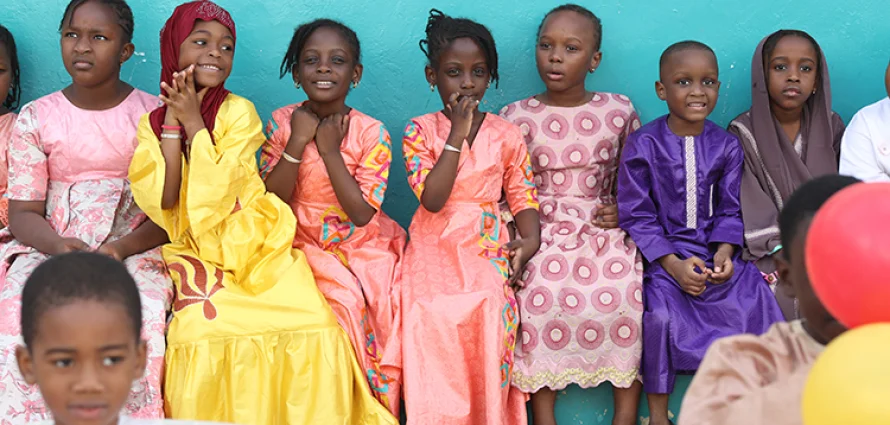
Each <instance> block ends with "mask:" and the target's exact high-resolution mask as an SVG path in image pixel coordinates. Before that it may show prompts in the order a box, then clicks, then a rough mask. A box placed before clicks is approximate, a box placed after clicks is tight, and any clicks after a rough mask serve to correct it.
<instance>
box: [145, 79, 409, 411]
mask: <svg viewBox="0 0 890 425" xmlns="http://www.w3.org/2000/svg"><path fill="white" fill-rule="evenodd" d="M262 130H263V125H262V122H261V121H260V118H259V116H258V115H257V113H256V110H255V109H254V106H253V104H252V103H251V102H249V101H248V100H246V99H244V98H242V97H239V96H236V95H233V94H230V95H229V96H228V97H227V98H226V100H225V102H224V103H223V105H222V107H221V108H220V109H219V112H218V114H217V116H216V124H215V128H214V130H213V139H212V140H211V137H210V134H209V132H208V131H207V130H202V131H201V132H199V133H198V134H197V135H196V136H195V137H194V140H193V141H192V145H191V155H190V159H189V162H188V163H187V162H185V161H183V166H182V185H181V189H180V195H179V201H178V202H177V204H176V205H175V206H174V207H173V208H171V209H168V210H164V209H162V208H161V196H162V191H163V185H164V158H163V156H162V154H161V150H160V144H159V141H158V138H157V136H155V134H154V132H153V131H152V129H151V125H150V124H149V120H148V115H145V116H143V117H142V120H141V121H140V123H139V131H138V143H139V144H138V147H137V148H136V152H135V154H134V156H133V162H132V163H131V165H130V180H131V183H132V190H133V195H134V197H135V198H136V202H137V204H138V205H139V206H140V207H141V208H142V209H143V210H144V211H145V213H146V214H148V216H149V217H150V218H151V219H152V220H153V221H154V222H155V223H157V224H158V225H160V226H161V227H163V228H164V229H165V230H166V231H167V234H168V235H169V236H170V240H171V241H172V242H171V243H170V244H168V245H166V246H164V247H163V255H164V260H165V261H166V263H167V266H168V268H169V269H170V275H171V277H172V278H173V281H174V283H175V285H176V301H175V302H174V306H173V321H172V322H171V324H170V328H169V331H168V335H167V354H166V362H167V366H166V368H167V369H166V373H165V375H166V376H165V379H166V382H165V385H164V392H165V394H164V400H165V405H166V407H165V410H166V413H167V416H169V417H171V418H175V419H195V420H208V421H220V422H230V423H237V424H243V425H252V424H256V425H273V424H291V425H302V424H375V425H376V424H393V425H395V424H397V423H398V422H397V421H396V419H395V418H394V417H393V416H392V415H391V414H390V413H389V411H387V409H386V408H385V407H384V406H382V405H381V404H380V403H379V402H377V400H376V399H374V397H373V396H372V395H371V391H370V388H369V387H368V382H367V380H366V379H365V378H364V377H363V372H362V369H361V368H360V367H359V364H358V362H357V361H356V358H355V353H354V352H353V349H352V345H351V343H350V341H349V338H348V337H347V335H346V333H345V332H344V331H343V330H342V329H341V328H340V327H339V325H338V324H337V319H336V317H334V314H333V312H332V311H331V309H330V307H329V306H328V304H327V303H326V302H325V299H324V297H322V295H321V293H319V291H318V288H317V287H316V286H315V281H314V279H313V277H312V271H311V270H310V269H309V265H308V263H307V262H306V257H305V256H304V255H303V253H302V252H301V251H299V250H296V249H293V248H291V243H292V242H293V237H294V233H295V230H296V219H295V218H294V215H293V213H292V212H291V210H290V207H288V206H287V204H285V203H284V202H282V201H281V200H280V199H279V198H278V197H276V196H275V195H274V194H271V193H267V192H266V188H265V186H264V184H263V181H262V179H261V178H260V175H259V173H258V170H257V160H256V155H255V154H256V152H257V150H258V149H259V148H260V146H261V145H262V144H263V142H264V141H265V138H264V137H263V132H262ZM214 142H215V143H214Z"/></svg>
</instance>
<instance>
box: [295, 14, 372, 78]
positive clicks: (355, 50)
mask: <svg viewBox="0 0 890 425" xmlns="http://www.w3.org/2000/svg"><path fill="white" fill-rule="evenodd" d="M321 28H331V29H334V30H337V32H339V33H340V36H341V37H343V39H344V40H346V43H347V44H349V47H351V48H352V55H353V57H354V58H355V63H356V65H358V64H360V63H362V59H361V55H362V47H361V44H360V43H359V41H358V36H357V35H356V34H355V31H353V30H352V28H349V27H347V26H346V25H345V24H343V23H342V22H337V21H334V20H331V19H316V20H314V21H312V22H308V23H305V24H303V25H300V26H299V27H297V29H296V30H294V36H293V38H291V40H290V45H288V47H287V53H285V54H284V59H283V60H282V61H281V69H280V71H281V75H280V77H279V78H284V76H285V75H287V74H288V73H291V72H293V70H294V67H295V66H296V65H297V64H298V63H299V62H300V54H301V53H303V48H304V47H306V41H308V40H309V37H311V36H312V33H314V32H315V31H316V30H318V29H321Z"/></svg>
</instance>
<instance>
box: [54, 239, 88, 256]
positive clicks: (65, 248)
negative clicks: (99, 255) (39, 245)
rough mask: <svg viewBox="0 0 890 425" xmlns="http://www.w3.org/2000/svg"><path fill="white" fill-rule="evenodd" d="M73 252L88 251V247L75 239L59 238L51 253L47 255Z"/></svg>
mask: <svg viewBox="0 0 890 425" xmlns="http://www.w3.org/2000/svg"><path fill="white" fill-rule="evenodd" d="M75 251H90V246H89V245H87V243H86V242H84V241H82V240H80V239H77V238H59V239H58V240H57V241H56V243H55V245H54V246H53V252H50V253H49V254H50V255H62V254H67V253H69V252H75Z"/></svg>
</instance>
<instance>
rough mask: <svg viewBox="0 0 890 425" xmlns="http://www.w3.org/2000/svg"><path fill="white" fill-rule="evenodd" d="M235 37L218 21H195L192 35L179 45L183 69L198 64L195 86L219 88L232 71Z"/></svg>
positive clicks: (180, 64) (180, 61)
mask: <svg viewBox="0 0 890 425" xmlns="http://www.w3.org/2000/svg"><path fill="white" fill-rule="evenodd" d="M234 58H235V37H232V32H231V31H229V29H228V28H226V26H225V25H223V24H221V23H219V22H217V21H201V20H198V21H195V27H194V28H192V32H191V34H189V36H188V37H187V38H186V39H185V41H183V42H182V44H181V45H180V46H179V69H186V68H188V67H189V66H191V65H195V85H197V86H199V87H217V86H219V85H221V84H222V83H224V82H225V81H226V79H227V78H229V74H231V73H232V62H233V60H234Z"/></svg>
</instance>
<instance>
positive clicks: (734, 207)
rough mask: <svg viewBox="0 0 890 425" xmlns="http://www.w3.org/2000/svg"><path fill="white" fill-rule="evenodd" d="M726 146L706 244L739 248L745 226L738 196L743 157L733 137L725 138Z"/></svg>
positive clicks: (739, 145)
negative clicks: (712, 224)
mask: <svg viewBox="0 0 890 425" xmlns="http://www.w3.org/2000/svg"><path fill="white" fill-rule="evenodd" d="M729 139H730V140H727V146H726V163H725V165H724V167H723V175H722V176H720V179H719V180H717V187H716V190H714V228H713V229H712V230H711V235H710V237H709V239H708V242H709V243H711V244H718V243H728V244H731V245H735V246H738V247H741V246H742V244H743V241H744V232H745V226H744V225H743V224H742V207H741V204H740V200H739V196H740V191H741V183H742V170H743V161H744V153H743V152H742V145H741V144H740V143H739V141H738V139H737V138H736V137H735V136H729Z"/></svg>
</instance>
